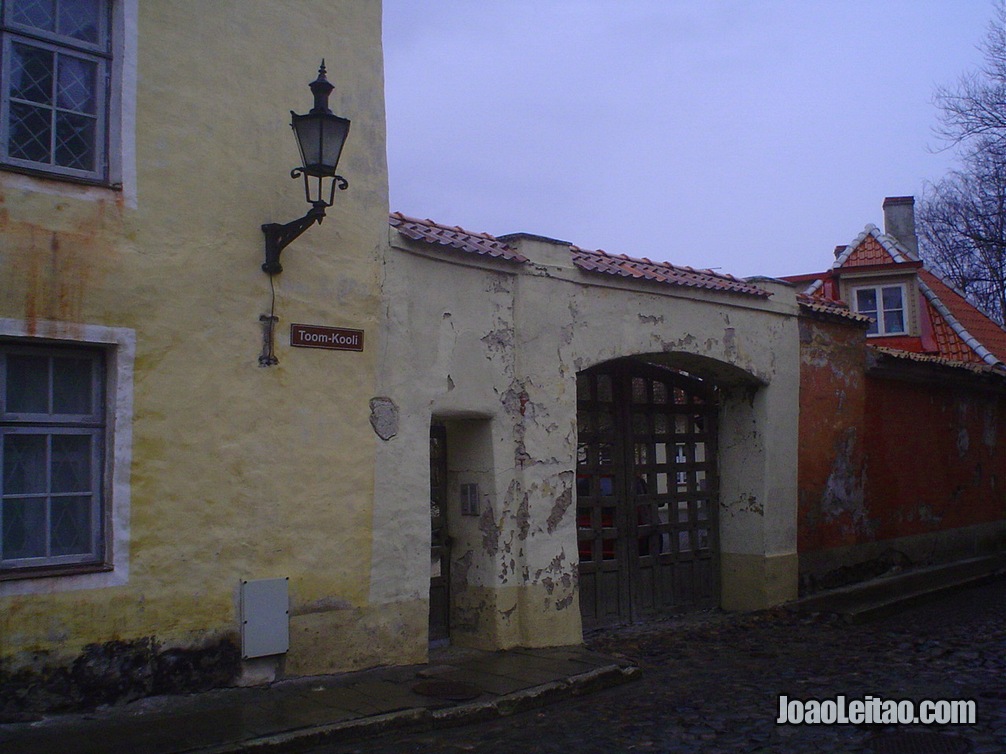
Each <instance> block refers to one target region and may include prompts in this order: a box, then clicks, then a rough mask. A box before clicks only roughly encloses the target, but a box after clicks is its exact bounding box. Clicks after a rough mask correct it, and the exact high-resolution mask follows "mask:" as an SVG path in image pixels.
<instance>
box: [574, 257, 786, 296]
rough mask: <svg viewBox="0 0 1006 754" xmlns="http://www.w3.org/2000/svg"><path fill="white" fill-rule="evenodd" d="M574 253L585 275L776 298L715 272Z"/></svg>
mask: <svg viewBox="0 0 1006 754" xmlns="http://www.w3.org/2000/svg"><path fill="white" fill-rule="evenodd" d="M570 253H571V254H572V255H573V264H575V265H576V266H577V267H579V268H580V269H581V270H583V271H585V272H599V273H603V274H606V275H618V276H620V277H628V278H635V279H637V280H649V281H652V282H655V283H664V284H667V285H678V286H684V287H686V288H702V289H704V290H710V291H724V292H728V293H742V294H744V295H747V296H758V297H761V298H768V297H769V296H771V295H772V294H771V293H769V292H768V291H767V290H765V289H764V288H759V287H758V286H757V285H753V284H751V283H747V282H744V281H743V280H738V279H737V278H735V277H734V276H733V275H724V274H721V273H718V272H713V271H712V270H696V269H693V268H691V267H678V266H676V265H673V264H671V263H669V262H653V261H650V260H649V259H646V258H645V257H644V258H641V259H637V258H635V257H629V256H626V255H625V254H619V255H617V256H616V255H613V254H608V253H607V252H604V251H588V250H587V249H581V248H580V247H579V246H571V247H570Z"/></svg>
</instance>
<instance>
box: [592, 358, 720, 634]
mask: <svg viewBox="0 0 1006 754" xmlns="http://www.w3.org/2000/svg"><path fill="white" fill-rule="evenodd" d="M717 409H718V402H717V393H716V390H715V388H714V387H712V386H711V385H710V384H709V383H707V382H705V381H703V380H700V379H698V378H696V377H693V376H690V375H687V374H685V373H683V372H680V371H677V370H674V369H671V368H668V367H664V366H660V365H656V364H650V363H646V362H643V361H639V360H636V359H620V360H618V361H612V362H608V363H606V364H601V365H599V366H597V367H594V368H592V369H589V370H586V371H583V372H580V373H579V374H578V375H577V427H578V430H577V468H576V493H577V495H576V507H577V539H578V544H579V554H580V609H581V613H582V615H583V624H584V628H588V629H589V628H592V627H597V626H603V625H606V624H611V623H617V622H623V621H631V620H637V619H640V618H643V617H645V616H647V615H654V614H660V613H664V612H670V611H675V610H682V609H697V608H703V607H715V606H717V604H718V602H719V583H718V582H719V579H718V574H719V560H718V542H717V539H718V538H717V531H718V530H717V514H716V511H717V507H718V497H717V493H718V484H717V474H716V458H717V451H716V437H717V431H716V421H717Z"/></svg>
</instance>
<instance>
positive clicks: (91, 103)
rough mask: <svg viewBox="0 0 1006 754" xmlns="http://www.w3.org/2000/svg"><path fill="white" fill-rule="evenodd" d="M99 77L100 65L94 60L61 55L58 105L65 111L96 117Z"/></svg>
mask: <svg viewBox="0 0 1006 754" xmlns="http://www.w3.org/2000/svg"><path fill="white" fill-rule="evenodd" d="M97 76H98V64H97V63H95V62H94V61H93V60H83V59H81V58H74V57H71V56H69V55H60V56H59V86H58V87H57V89H56V104H57V105H58V106H59V107H61V108H63V109H64V110H76V111H77V112H78V113H87V114H88V115H94V113H95V112H96V111H97V103H96V100H97V97H95V91H96V81H97Z"/></svg>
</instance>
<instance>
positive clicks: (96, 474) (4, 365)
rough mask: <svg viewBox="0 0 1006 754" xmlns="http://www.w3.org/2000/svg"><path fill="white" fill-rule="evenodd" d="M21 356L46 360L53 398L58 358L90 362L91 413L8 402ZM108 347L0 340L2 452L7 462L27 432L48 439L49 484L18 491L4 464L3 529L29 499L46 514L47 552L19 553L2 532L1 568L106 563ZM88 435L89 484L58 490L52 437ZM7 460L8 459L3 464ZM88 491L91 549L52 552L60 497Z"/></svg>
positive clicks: (44, 535) (49, 394)
mask: <svg viewBox="0 0 1006 754" xmlns="http://www.w3.org/2000/svg"><path fill="white" fill-rule="evenodd" d="M19 356H29V357H35V358H39V359H45V360H46V362H47V363H46V374H47V375H48V378H49V379H48V381H47V384H46V386H45V390H46V400H47V401H51V400H52V399H53V398H54V396H55V394H56V384H55V373H54V369H55V364H56V362H55V360H56V359H59V358H67V357H70V358H74V359H77V360H86V361H88V362H89V372H90V385H89V386H88V387H89V392H90V401H89V403H90V409H91V410H90V411H88V412H87V413H73V414H66V413H55V412H54V411H49V410H47V411H44V412H41V413H24V412H16V411H14V410H12V407H11V406H10V404H8V403H7V402H6V397H7V396H8V395H9V391H8V389H7V388H8V386H7V384H6V380H7V378H9V376H10V370H9V368H8V365H9V360H10V359H11V358H17V357H19ZM104 356H105V355H104V349H95V348H81V347H80V346H77V345H74V346H72V347H67V346H64V345H59V346H49V345H46V346H38V345H28V344H25V343H24V342H23V341H20V340H16V341H0V456H2V457H3V458H4V459H5V461H6V457H7V451H8V448H7V445H8V443H17V442H18V440H19V439H23V438H27V437H35V438H45V440H44V446H45V459H46V460H45V463H46V473H45V475H44V476H45V483H44V487H42V488H40V489H35V490H30V491H23V490H22V491H19V492H16V493H15V492H13V491H12V490H11V488H10V486H9V482H8V480H7V479H6V478H5V469H4V468H3V465H0V482H2V484H0V495H2V501H0V529H5V528H6V516H7V515H8V513H9V510H11V509H13V508H14V507H15V506H16V505H17V504H18V503H19V502H24V503H27V504H28V505H29V506H31V507H32V508H34V509H35V510H42V511H45V512H46V515H45V516H44V519H45V523H44V526H43V531H42V532H41V534H42V540H43V543H44V544H43V549H44V550H45V552H40V553H37V554H32V555H21V556H20V557H18V556H15V555H14V554H13V553H10V552H8V551H6V550H5V548H4V540H3V536H2V533H0V572H2V573H5V574H6V573H10V572H20V571H22V570H24V569H42V568H44V569H53V568H62V567H68V568H77V567H79V566H84V567H93V566H95V565H104V562H105V547H104V541H105V537H104V532H105V524H104V505H103V500H104V477H105V474H104V463H103V459H104V451H105V434H106V427H105V421H106V412H105V408H104V406H105V384H106V381H105V377H104V373H105V357H104ZM71 436H76V437H87V438H88V439H89V440H90V442H89V446H90V453H89V455H90V458H89V460H88V471H89V481H88V484H87V488H86V489H81V488H78V489H75V490H73V492H72V493H70V491H65V492H62V493H61V492H59V491H54V490H52V483H53V477H52V471H53V466H52V464H53V459H52V458H51V455H52V453H53V452H54V450H55V447H56V444H55V441H54V439H53V438H56V437H71ZM4 465H5V463H4ZM82 494H86V495H87V496H88V497H89V498H90V503H89V506H88V507H89V511H88V516H89V521H90V525H89V531H88V533H87V540H88V542H87V549H86V551H83V550H82V551H78V552H75V553H72V554H71V553H65V554H59V553H53V552H49V551H48V550H49V546H50V544H51V536H50V535H51V534H52V532H53V528H54V524H53V520H52V517H53V515H54V513H53V509H54V508H55V507H56V506H57V504H58V502H59V501H60V500H61V499H68V498H69V497H79V496H80V495H82Z"/></svg>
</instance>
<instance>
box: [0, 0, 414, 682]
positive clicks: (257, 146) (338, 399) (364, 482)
mask: <svg viewBox="0 0 1006 754" xmlns="http://www.w3.org/2000/svg"><path fill="white" fill-rule="evenodd" d="M118 12H119V13H120V21H124V24H125V31H124V33H125V35H126V36H127V37H128V38H129V41H128V42H127V45H126V47H127V51H126V53H124V54H125V55H126V56H127V57H129V56H130V55H131V56H132V57H131V59H129V60H127V61H126V70H125V72H124V77H123V79H124V81H125V83H126V88H127V89H128V88H129V87H130V86H132V87H134V89H133V91H132V93H129V92H127V93H126V94H125V95H124V100H125V102H124V105H125V106H124V108H123V112H124V116H123V118H122V124H123V126H122V133H121V144H122V163H123V170H122V176H123V185H122V187H121V189H108V188H97V187H81V186H74V185H71V184H67V183H65V182H61V181H53V180H49V179H44V178H36V177H32V176H25V175H20V174H15V173H11V172H3V171H0V276H2V279H3V295H2V297H0V318H2V319H5V320H10V321H14V322H17V323H21V325H22V326H23V329H24V330H25V332H27V333H29V334H30V333H32V332H38V333H46V332H49V333H51V332H53V324H52V323H57V325H58V326H59V327H61V328H63V330H61V331H65V330H66V328H67V327H69V328H70V329H72V328H73V327H75V326H77V325H81V326H84V325H98V326H104V327H112V328H123V329H126V330H131V331H132V332H133V333H134V334H135V347H136V358H135V363H134V374H133V385H132V387H133V394H132V400H133V407H132V414H131V419H132V443H131V448H130V455H131V458H130V463H129V468H128V489H129V497H130V504H129V520H128V543H126V542H122V543H118V546H117V551H116V552H115V553H114V555H113V557H114V558H117V559H120V560H121V559H123V558H126V559H128V578H126V579H125V580H124V583H121V584H118V585H113V586H106V587H103V588H85V589H77V588H72V589H68V588H66V584H65V580H63V582H61V580H60V579H59V578H47V579H35V580H32V582H33V583H32V584H31V586H30V588H27V589H19V588H18V586H17V585H16V584H15V583H14V582H12V581H10V580H8V581H5V582H2V583H0V657H17V656H19V655H20V654H23V653H26V652H33V651H37V650H49V651H52V652H53V653H55V654H65V655H67V656H72V655H73V654H74V653H75V652H77V651H79V649H80V648H81V647H83V646H84V645H86V644H88V643H93V642H103V641H110V640H113V639H132V638H139V637H145V636H153V637H155V638H156V639H157V640H158V641H160V642H163V643H165V644H172V643H179V644H185V643H192V642H196V641H199V640H200V639H201V638H202V637H208V636H219V635H226V634H232V635H234V636H236V635H237V632H238V629H239V625H238V607H237V594H238V584H239V581H240V580H241V579H255V578H275V577H289V578H290V596H291V651H290V653H289V656H288V659H287V667H288V669H293V670H294V671H295V672H300V673H309V672H314V671H317V670H322V669H323V670H336V669H347V668H348V667H350V666H356V667H359V666H363V665H367V664H373V663H374V662H375V661H376V660H375V659H374V658H375V657H378V656H385V655H386V656H387V657H390V658H391V659H394V658H396V657H397V656H400V655H403V656H409V655H410V653H411V654H415V653H416V652H417V651H419V650H418V649H417V648H415V647H411V645H409V644H408V643H407V642H405V643H403V642H402V641H401V636H399V635H398V633H399V632H400V631H401V630H404V629H402V628H401V627H402V626H406V625H408V624H409V623H410V621H411V620H412V616H406V618H405V619H403V617H402V615H401V611H402V609H403V608H402V607H401V606H397V607H396V609H395V612H394V614H392V615H390V617H387V618H385V617H384V616H383V614H382V613H380V612H377V613H375V612H374V611H373V610H371V609H370V607H369V606H368V603H367V600H368V589H369V577H370V565H369V564H370V554H371V528H372V524H371V519H372V505H373V479H374V460H373V459H374V444H375V441H376V438H375V436H374V433H373V432H372V430H371V427H370V424H369V404H368V402H369V399H370V398H371V397H373V395H374V381H375V377H374V370H375V355H376V354H377V351H378V346H379V342H378V333H377V328H376V326H375V325H376V322H377V317H378V306H379V288H378V286H379V277H378V271H379V262H380V259H381V256H382V254H383V249H384V247H385V246H386V244H387V211H388V204H387V203H388V185H387V166H386V152H385V126H384V95H383V67H382V49H381V5H380V2H379V0H297V2H295V3H278V2H274V1H273V0H214V2H204V1H203V0H157V2H139V3H137V2H136V0H125V2H124V3H123V5H122V6H121V7H119V8H118ZM130 45H132V47H131V48H130ZM129 49H131V52H129ZM322 57H324V58H325V61H326V65H327V68H328V77H329V80H330V81H331V82H332V83H333V84H334V85H335V91H334V92H333V94H332V97H331V102H330V104H331V107H332V109H333V110H334V111H335V112H336V113H337V114H339V115H342V116H344V117H347V118H349V119H350V120H351V121H352V126H351V129H350V134H349V139H348V141H347V144H346V147H345V150H344V152H343V155H342V161H341V163H340V166H339V172H340V173H341V174H342V175H344V176H345V177H346V178H347V179H348V180H349V182H350V187H349V190H347V191H345V192H338V196H337V197H336V202H335V206H334V207H332V208H331V210H329V213H328V217H327V218H326V219H325V221H324V222H323V223H322V224H321V225H320V226H314V227H312V228H311V229H309V230H308V231H307V232H306V233H305V234H304V235H303V236H301V237H300V238H299V239H297V240H296V241H294V242H293V244H292V245H291V246H290V247H288V248H287V250H286V251H285V252H284V254H283V258H282V264H283V267H284V271H283V273H282V274H281V275H278V276H277V277H276V278H275V279H274V284H275V314H276V315H277V316H278V317H279V322H278V327H277V332H276V355H277V356H278V358H279V364H278V365H276V366H272V367H268V368H262V367H260V366H259V365H258V356H259V354H260V353H261V350H262V326H261V323H260V321H259V317H260V316H261V315H262V314H267V313H269V312H270V310H271V308H272V306H273V303H272V292H271V290H270V280H269V277H268V276H267V275H266V274H265V273H263V272H262V270H261V268H260V265H261V264H262V261H263V254H264V252H263V248H264V242H263V235H262V232H261V230H260V226H261V225H262V224H263V223H268V222H278V223H285V222H288V221H290V220H293V219H295V218H297V217H300V216H301V215H303V214H304V213H305V212H306V210H307V209H308V205H306V204H305V201H304V193H303V189H302V185H301V184H300V183H299V182H295V181H293V180H291V179H290V177H289V176H290V170H291V168H292V167H294V166H295V165H297V164H298V160H299V158H298V154H297V149H296V144H295V141H294V138H293V134H292V132H291V130H290V128H289V125H288V124H289V111H290V110H295V111H297V112H306V111H307V110H308V109H310V107H311V104H312V99H311V94H310V91H309V89H308V87H307V84H308V83H309V82H310V81H311V80H312V79H314V77H315V75H316V73H317V69H318V64H319V62H320V59H321V58H322ZM116 148H118V147H116ZM294 322H297V323H307V324H319V325H329V326H336V327H349V328H356V329H361V330H364V331H365V336H366V340H365V350H364V351H363V352H362V353H354V352H340V351H328V350H319V349H305V348H291V347H290V345H289V327H290V324H291V323H294ZM118 471H120V472H121V471H123V470H121V469H120V470H118ZM19 591H20V592H25V593H20V594H19V593H18V592H19ZM416 609H417V610H418V609H421V606H420V607H417V608H416ZM334 627H337V628H338V631H339V635H338V636H337V637H333V636H332V635H331V633H330V629H333V628H334ZM326 635H327V638H326ZM368 635H374V636H376V637H378V638H376V639H368V638H367V636H368ZM355 641H361V642H363V643H364V644H365V645H367V646H368V649H367V651H362V652H359V651H358V652H347V651H346V649H345V647H346V644H347V643H353V642H355ZM403 644H404V646H403Z"/></svg>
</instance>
